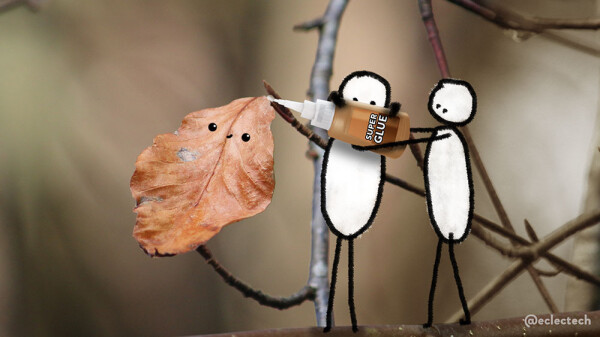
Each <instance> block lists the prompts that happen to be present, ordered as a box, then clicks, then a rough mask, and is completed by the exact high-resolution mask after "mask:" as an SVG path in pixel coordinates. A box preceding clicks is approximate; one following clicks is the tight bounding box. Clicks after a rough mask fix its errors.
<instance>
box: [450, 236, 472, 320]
mask: <svg viewBox="0 0 600 337" xmlns="http://www.w3.org/2000/svg"><path fill="white" fill-rule="evenodd" d="M452 238H453V234H452V233H450V243H449V244H448V252H449V253H450V261H451V262H452V269H453V270H454V280H455V281H456V286H457V287H458V296H459V297H460V303H461V304H462V307H463V312H464V313H465V319H461V320H460V324H461V325H465V324H471V314H470V313H469V305H468V304H467V300H466V299H465V293H464V291H463V287H462V283H461V282H460V276H459V275H458V263H456V257H455V256H454V240H452Z"/></svg>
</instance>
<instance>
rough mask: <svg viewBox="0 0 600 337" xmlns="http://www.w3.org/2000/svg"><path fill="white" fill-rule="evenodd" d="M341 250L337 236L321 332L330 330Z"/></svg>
mask: <svg viewBox="0 0 600 337" xmlns="http://www.w3.org/2000/svg"><path fill="white" fill-rule="evenodd" d="M341 250H342V238H341V237H339V236H338V238H337V241H336V243H335V255H334V257H333V268H332V269H331V285H330V287H329V301H328V303H327V326H326V327H325V328H324V329H323V332H329V331H330V330H331V321H332V315H333V297H334V296H335V282H336V280H337V270H338V264H339V263H340V251H341Z"/></svg>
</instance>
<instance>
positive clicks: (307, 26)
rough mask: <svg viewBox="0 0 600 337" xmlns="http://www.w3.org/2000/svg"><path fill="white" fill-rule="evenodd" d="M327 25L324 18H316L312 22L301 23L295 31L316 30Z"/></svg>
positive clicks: (295, 27)
mask: <svg viewBox="0 0 600 337" xmlns="http://www.w3.org/2000/svg"><path fill="white" fill-rule="evenodd" d="M324 24H325V19H324V18H323V17H321V18H316V19H313V20H310V21H306V22H303V23H299V24H297V25H295V26H294V30H303V31H308V30H311V29H315V28H321V27H323V25H324Z"/></svg>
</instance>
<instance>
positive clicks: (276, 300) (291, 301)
mask: <svg viewBox="0 0 600 337" xmlns="http://www.w3.org/2000/svg"><path fill="white" fill-rule="evenodd" d="M196 251H197V252H198V254H200V255H201V256H202V257H203V258H204V259H205V260H206V263H208V264H209V265H210V266H211V267H212V268H213V269H214V270H215V271H216V272H217V273H218V274H219V275H220V276H221V278H223V280H224V281H225V283H227V284H229V285H230V286H232V287H234V288H235V289H237V290H238V291H239V292H241V293H242V294H243V295H244V296H245V297H249V298H251V299H253V300H255V301H257V302H258V303H260V304H262V305H265V306H268V307H272V308H276V309H279V310H283V309H287V308H290V307H293V306H295V305H299V304H301V303H303V302H304V301H308V300H314V298H315V289H313V288H312V287H310V286H304V287H303V288H302V289H300V290H299V291H298V292H297V293H295V294H293V295H291V296H288V297H273V296H270V295H267V294H264V293H263V292H262V291H260V290H255V289H253V288H252V287H250V286H249V285H247V284H246V283H244V282H242V281H240V280H239V279H237V278H236V277H235V276H233V275H232V274H231V273H229V271H227V269H225V268H224V267H223V266H221V264H219V261H217V260H216V259H215V258H214V257H213V256H212V253H211V252H210V250H209V249H208V248H207V247H206V246H204V245H202V246H200V247H198V248H197V249H196Z"/></svg>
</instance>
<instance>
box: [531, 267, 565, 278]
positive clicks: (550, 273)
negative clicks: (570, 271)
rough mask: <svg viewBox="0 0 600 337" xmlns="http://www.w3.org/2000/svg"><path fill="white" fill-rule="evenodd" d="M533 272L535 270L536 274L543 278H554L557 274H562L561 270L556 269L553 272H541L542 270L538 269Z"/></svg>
mask: <svg viewBox="0 0 600 337" xmlns="http://www.w3.org/2000/svg"><path fill="white" fill-rule="evenodd" d="M535 270H537V273H538V274H539V275H540V276H544V277H554V276H556V275H558V274H560V273H562V272H563V270H562V269H558V268H557V269H555V270H543V269H540V268H535Z"/></svg>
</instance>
